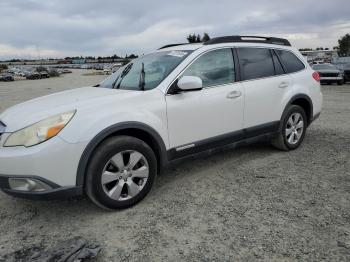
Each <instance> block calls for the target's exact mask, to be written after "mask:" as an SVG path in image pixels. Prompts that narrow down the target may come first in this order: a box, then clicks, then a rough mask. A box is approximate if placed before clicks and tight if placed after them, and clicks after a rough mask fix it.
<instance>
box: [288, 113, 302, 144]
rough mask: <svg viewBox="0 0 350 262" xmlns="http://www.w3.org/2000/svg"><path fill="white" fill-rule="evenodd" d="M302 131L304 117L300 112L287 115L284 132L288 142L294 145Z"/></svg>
mask: <svg viewBox="0 0 350 262" xmlns="http://www.w3.org/2000/svg"><path fill="white" fill-rule="evenodd" d="M303 132H304V119H303V117H302V115H301V114H300V113H293V114H291V116H290V117H289V119H288V121H287V124H286V129H285V134H286V139H287V141H288V143H289V144H291V145H295V144H297V143H298V142H299V140H300V138H301V137H302V135H303Z"/></svg>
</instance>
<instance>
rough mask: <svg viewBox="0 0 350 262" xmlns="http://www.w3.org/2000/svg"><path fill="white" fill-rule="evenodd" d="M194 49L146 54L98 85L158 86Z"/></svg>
mask: <svg viewBox="0 0 350 262" xmlns="http://www.w3.org/2000/svg"><path fill="white" fill-rule="evenodd" d="M191 52H192V51H187V50H186V51H183V50H181V51H163V52H156V53H152V54H148V55H144V56H142V57H140V58H137V59H134V60H132V61H131V62H130V63H129V64H127V65H125V66H123V67H121V68H119V69H118V71H116V72H115V73H114V74H112V75H111V76H110V77H108V78H107V79H106V80H104V81H103V82H102V83H100V84H99V85H97V86H98V87H104V88H115V89H126V90H151V89H153V88H156V87H157V86H158V85H159V84H160V83H161V82H162V81H163V80H164V79H165V78H166V77H167V76H168V75H169V74H170V73H171V72H172V71H173V70H174V69H175V67H177V66H178V65H179V64H180V63H181V62H182V61H183V60H184V59H185V58H186V57H187V56H188V55H189V54H190V53H191Z"/></svg>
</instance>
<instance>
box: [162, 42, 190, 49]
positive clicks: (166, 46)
mask: <svg viewBox="0 0 350 262" xmlns="http://www.w3.org/2000/svg"><path fill="white" fill-rule="evenodd" d="M188 44H189V43H180V44H171V45H165V46H162V47H161V48H158V50H160V49H164V48H168V47H173V46H179V45H188Z"/></svg>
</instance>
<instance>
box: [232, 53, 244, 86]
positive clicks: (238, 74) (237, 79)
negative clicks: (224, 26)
mask: <svg viewBox="0 0 350 262" xmlns="http://www.w3.org/2000/svg"><path fill="white" fill-rule="evenodd" d="M231 50H232V57H233V63H234V65H235V68H234V70H235V82H241V81H242V79H243V78H242V70H241V65H240V62H239V56H238V52H237V48H236V47H233V48H231Z"/></svg>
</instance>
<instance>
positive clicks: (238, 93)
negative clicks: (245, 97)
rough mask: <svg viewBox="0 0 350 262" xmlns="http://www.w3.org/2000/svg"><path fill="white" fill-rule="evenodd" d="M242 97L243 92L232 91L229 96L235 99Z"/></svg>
mask: <svg viewBox="0 0 350 262" xmlns="http://www.w3.org/2000/svg"><path fill="white" fill-rule="evenodd" d="M241 95H242V92H241V91H232V92H230V93H228V94H227V96H226V97H227V98H230V99H233V98H238V97H240V96H241Z"/></svg>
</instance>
